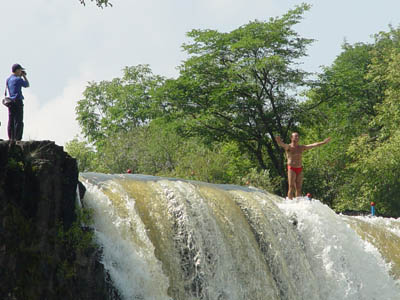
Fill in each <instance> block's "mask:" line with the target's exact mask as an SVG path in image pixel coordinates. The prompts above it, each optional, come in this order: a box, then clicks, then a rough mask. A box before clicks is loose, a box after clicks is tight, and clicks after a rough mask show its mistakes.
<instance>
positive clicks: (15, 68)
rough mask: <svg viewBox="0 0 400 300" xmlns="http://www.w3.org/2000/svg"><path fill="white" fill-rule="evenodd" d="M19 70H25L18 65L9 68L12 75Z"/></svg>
mask: <svg viewBox="0 0 400 300" xmlns="http://www.w3.org/2000/svg"><path fill="white" fill-rule="evenodd" d="M19 69H21V70H25V69H24V68H23V67H22V66H21V65H20V64H13V65H12V67H11V70H12V72H13V73H14V72H15V71H17V70H19Z"/></svg>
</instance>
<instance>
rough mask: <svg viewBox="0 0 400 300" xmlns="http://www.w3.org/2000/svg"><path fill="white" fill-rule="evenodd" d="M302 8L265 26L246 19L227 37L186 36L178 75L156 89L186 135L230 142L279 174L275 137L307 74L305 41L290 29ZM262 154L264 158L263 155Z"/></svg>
mask: <svg viewBox="0 0 400 300" xmlns="http://www.w3.org/2000/svg"><path fill="white" fill-rule="evenodd" d="M308 9H309V6H308V5H305V4H303V5H300V6H298V7H296V8H295V9H293V10H290V11H289V12H287V13H286V14H285V15H283V16H282V17H279V18H271V19H270V20H269V22H261V21H254V22H250V23H248V24H246V25H244V26H241V27H239V28H238V29H235V30H233V31H231V32H228V33H220V32H218V31H216V30H192V31H191V32H189V33H188V36H189V37H190V38H191V39H192V40H193V42H192V43H189V44H186V45H184V46H183V48H184V50H186V52H187V53H188V54H189V55H190V58H189V59H187V60H186V61H185V62H184V63H183V64H182V66H181V67H180V76H179V78H177V79H176V80H168V81H167V82H166V83H165V85H164V87H163V96H164V97H163V99H162V101H163V103H164V105H165V106H166V107H168V108H169V109H170V110H171V111H174V112H176V113H178V115H179V116H180V117H183V118H184V119H185V123H184V124H185V127H186V130H187V131H188V132H190V133H191V134H193V135H197V136H201V137H202V138H205V139H208V140H209V141H213V142H215V141H234V142H236V143H238V144H239V145H240V147H241V149H242V150H243V151H245V152H247V153H248V154H249V155H251V156H252V157H253V159H254V160H255V161H257V163H258V165H259V167H260V168H262V169H267V168H271V169H272V170H273V172H274V174H280V175H281V176H282V177H284V176H285V172H284V168H283V152H282V150H281V149H280V148H279V146H278V145H277V144H276V142H275V139H274V136H275V135H277V134H279V135H281V136H282V137H283V138H286V137H287V136H288V132H289V131H290V130H292V129H293V128H295V124H296V121H297V120H298V118H299V108H300V105H299V103H300V102H299V96H300V95H299V89H300V88H301V87H307V86H308V82H307V80H306V78H307V75H308V74H307V73H306V72H304V71H302V70H301V69H299V68H298V66H297V62H298V59H299V58H301V57H303V56H305V55H306V48H307V46H308V45H309V44H310V43H311V42H312V40H310V39H306V38H302V37H300V36H299V35H298V34H297V32H296V31H295V30H294V29H293V26H294V25H296V24H298V23H299V22H300V20H301V19H302V15H303V13H304V12H305V11H306V10H308ZM265 154H267V157H265Z"/></svg>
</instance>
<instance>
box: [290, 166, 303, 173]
mask: <svg viewBox="0 0 400 300" xmlns="http://www.w3.org/2000/svg"><path fill="white" fill-rule="evenodd" d="M287 169H288V171H289V170H292V171H293V172H295V173H296V175H299V174H300V173H301V171H303V167H300V168H295V167H292V166H287Z"/></svg>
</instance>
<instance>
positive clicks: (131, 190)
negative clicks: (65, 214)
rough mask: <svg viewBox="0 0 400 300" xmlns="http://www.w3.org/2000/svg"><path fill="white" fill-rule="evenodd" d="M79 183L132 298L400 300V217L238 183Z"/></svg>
mask: <svg viewBox="0 0 400 300" xmlns="http://www.w3.org/2000/svg"><path fill="white" fill-rule="evenodd" d="M80 176H81V178H80V179H81V181H82V182H83V183H84V185H85V186H86V188H87V191H86V195H85V197H84V199H82V202H83V205H84V206H85V207H89V208H90V209H92V211H93V216H94V225H93V226H94V229H95V237H96V241H97V243H98V244H99V245H100V246H101V248H102V250H103V257H102V263H103V264H104V266H105V269H106V270H107V271H108V273H109V274H110V277H111V279H112V281H113V283H114V285H115V286H116V288H117V289H118V290H119V292H120V294H121V297H122V298H123V299H129V300H131V299H132V300H133V299H143V300H148V299H149V300H194V299H196V300H197V299H204V300H258V299H260V300H261V299H262V300H274V299H288V300H301V299H304V300H314V299H321V300H339V299H340V300H342V299H351V300H353V299H354V300H356V299H360V300H361V299H363V300H364V299H365V300H369V299H371V300H372V299H376V300H400V250H399V247H400V220H395V219H383V218H377V217H374V218H368V217H347V216H341V215H337V214H335V213H334V212H333V211H332V210H331V209H330V208H329V207H328V206H326V205H324V204H322V203H321V202H319V201H317V200H312V201H309V200H305V199H299V200H292V201H289V200H284V199H282V198H280V197H277V196H275V195H272V194H269V193H267V192H264V191H262V190H258V189H255V188H247V187H240V186H234V185H215V184H207V183H203V182H196V181H187V180H178V179H171V178H161V177H153V176H144V175H132V174H126V175H104V174H97V173H83V174H81V175H80Z"/></svg>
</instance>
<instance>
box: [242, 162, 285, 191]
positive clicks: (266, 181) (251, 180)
mask: <svg viewBox="0 0 400 300" xmlns="http://www.w3.org/2000/svg"><path fill="white" fill-rule="evenodd" d="M281 180H282V179H281V178H279V177H275V178H271V176H270V174H269V171H268V170H261V171H258V170H257V168H251V169H250V170H249V172H248V173H247V174H246V176H245V177H243V178H242V184H245V185H250V186H254V187H257V188H259V189H263V190H265V191H268V192H270V193H274V192H276V190H277V189H278V188H279V186H280V185H281Z"/></svg>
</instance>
